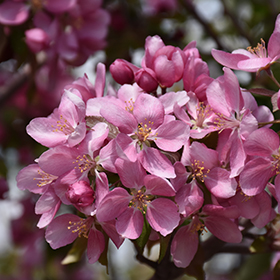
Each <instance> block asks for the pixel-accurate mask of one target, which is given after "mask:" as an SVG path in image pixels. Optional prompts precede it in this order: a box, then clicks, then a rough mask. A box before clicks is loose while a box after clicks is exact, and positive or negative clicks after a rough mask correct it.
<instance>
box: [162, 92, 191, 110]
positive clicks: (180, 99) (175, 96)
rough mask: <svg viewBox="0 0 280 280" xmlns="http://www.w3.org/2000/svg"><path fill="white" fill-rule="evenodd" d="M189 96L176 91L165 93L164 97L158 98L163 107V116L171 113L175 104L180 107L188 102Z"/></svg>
mask: <svg viewBox="0 0 280 280" xmlns="http://www.w3.org/2000/svg"><path fill="white" fill-rule="evenodd" d="M189 99H190V98H189V96H188V94H187V92H186V91H184V90H182V91H177V92H173V91H171V92H167V93H165V94H164V95H161V96H160V97H159V100H160V101H161V103H162V104H163V106H164V111H165V114H170V113H173V107H174V105H175V104H177V106H179V107H182V106H184V105H185V104H186V103H187V102H188V101H189Z"/></svg>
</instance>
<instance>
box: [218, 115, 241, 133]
mask: <svg viewBox="0 0 280 280" xmlns="http://www.w3.org/2000/svg"><path fill="white" fill-rule="evenodd" d="M216 114H217V116H218V117H217V118H216V119H215V120H214V125H216V126H217V127H218V128H220V132H222V131H223V130H224V129H226V128H231V129H234V128H238V127H239V125H240V121H239V120H237V119H235V118H228V117H226V116H224V115H223V114H221V113H216Z"/></svg>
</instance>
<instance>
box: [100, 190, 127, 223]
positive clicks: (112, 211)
mask: <svg viewBox="0 0 280 280" xmlns="http://www.w3.org/2000/svg"><path fill="white" fill-rule="evenodd" d="M130 200H131V196H130V195H129V193H128V192H127V191H126V190H125V189H123V188H115V189H113V190H112V191H110V192H109V193H108V194H107V195H106V196H105V197H104V198H103V200H102V201H101V203H100V204H99V207H98V208H97V212H96V217H97V219H98V220H99V221H100V222H105V221H110V220H113V219H115V218H117V217H118V216H120V215H121V214H122V213H123V212H124V211H125V210H126V209H127V208H128V205H129V202H130Z"/></svg>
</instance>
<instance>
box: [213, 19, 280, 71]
mask: <svg viewBox="0 0 280 280" xmlns="http://www.w3.org/2000/svg"><path fill="white" fill-rule="evenodd" d="M279 22H280V15H278V16H277V19H276V22H275V28H274V31H273V33H272V34H271V36H270V38H269V41H268V45H267V49H266V47H265V42H264V40H263V39H261V43H259V44H258V45H257V47H255V48H251V47H249V48H247V50H243V49H238V50H235V51H233V52H232V53H231V54H230V53H226V52H224V51H219V50H212V55H213V57H214V58H215V60H217V61H218V62H219V63H220V64H222V65H224V66H226V67H229V68H232V69H236V70H244V71H248V72H259V71H261V70H267V69H269V68H270V65H271V64H273V63H275V62H276V61H277V60H278V59H279V57H280V47H279V40H280V39H279V38H280V24H279Z"/></svg>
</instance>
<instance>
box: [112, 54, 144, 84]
mask: <svg viewBox="0 0 280 280" xmlns="http://www.w3.org/2000/svg"><path fill="white" fill-rule="evenodd" d="M138 69H139V68H138V67H136V66H135V65H133V64H132V63H129V62H128V61H126V60H123V59H116V60H115V61H114V62H113V63H112V64H111V65H110V72H111V75H112V77H113V78H114V80H115V81H116V82H117V83H119V84H121V85H123V84H132V83H133V82H134V73H135V72H136V71H137V70H138Z"/></svg>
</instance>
